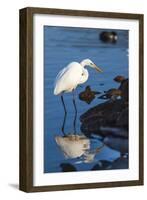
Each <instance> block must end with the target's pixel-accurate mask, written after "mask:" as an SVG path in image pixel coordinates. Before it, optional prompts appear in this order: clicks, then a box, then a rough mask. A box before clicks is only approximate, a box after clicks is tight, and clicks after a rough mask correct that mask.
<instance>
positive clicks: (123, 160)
mask: <svg viewBox="0 0 147 200" xmlns="http://www.w3.org/2000/svg"><path fill="white" fill-rule="evenodd" d="M128 167H129V165H128V158H127V157H119V158H117V159H116V160H114V161H112V162H110V161H107V160H100V161H99V162H98V163H97V164H96V165H94V166H93V168H92V169H91V170H111V169H128Z"/></svg>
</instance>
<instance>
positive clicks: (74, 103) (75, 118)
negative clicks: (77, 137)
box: [73, 90, 77, 133]
mask: <svg viewBox="0 0 147 200" xmlns="http://www.w3.org/2000/svg"><path fill="white" fill-rule="evenodd" d="M73 105H74V108H75V117H74V122H73V126H74V133H76V120H77V107H76V101H75V93H74V90H73Z"/></svg>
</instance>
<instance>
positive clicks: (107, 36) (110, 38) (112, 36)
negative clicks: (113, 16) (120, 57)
mask: <svg viewBox="0 0 147 200" xmlns="http://www.w3.org/2000/svg"><path fill="white" fill-rule="evenodd" d="M99 38H100V40H101V41H103V42H106V43H116V42H117V40H118V36H117V33H116V32H114V31H111V32H109V31H103V32H101V33H100V36H99Z"/></svg>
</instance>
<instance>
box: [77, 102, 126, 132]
mask: <svg viewBox="0 0 147 200" xmlns="http://www.w3.org/2000/svg"><path fill="white" fill-rule="evenodd" d="M125 108H126V105H125V104H124V103H123V101H122V100H115V101H111V102H110V101H107V102H105V103H102V104H99V105H97V106H95V107H93V108H91V109H89V110H88V111H87V112H85V113H84V114H83V115H81V117H80V120H81V122H82V124H81V131H82V132H84V133H95V134H98V133H99V132H100V127H101V126H103V127H105V126H107V127H108V126H110V127H117V126H119V121H118V119H119V118H120V116H121V114H122V112H123V110H124V109H125ZM123 126H126V120H125V121H124V122H123V119H122V121H121V127H123Z"/></svg>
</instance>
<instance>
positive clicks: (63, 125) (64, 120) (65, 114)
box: [61, 113, 67, 136]
mask: <svg viewBox="0 0 147 200" xmlns="http://www.w3.org/2000/svg"><path fill="white" fill-rule="evenodd" d="M66 116H67V113H64V119H63V124H62V128H61V130H62V133H63V135H64V136H66V133H65V131H64V127H65V122H66Z"/></svg>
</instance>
